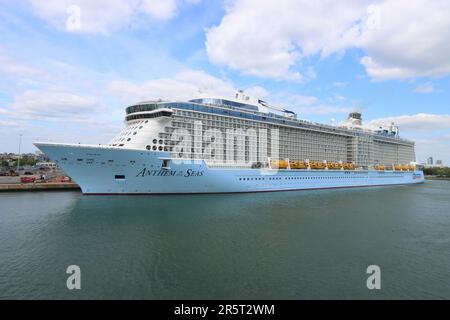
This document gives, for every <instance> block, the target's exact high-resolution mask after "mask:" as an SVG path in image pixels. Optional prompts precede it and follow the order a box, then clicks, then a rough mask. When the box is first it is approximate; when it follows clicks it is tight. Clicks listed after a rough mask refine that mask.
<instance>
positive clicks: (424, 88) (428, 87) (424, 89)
mask: <svg viewBox="0 0 450 320" xmlns="http://www.w3.org/2000/svg"><path fill="white" fill-rule="evenodd" d="M414 92H415V93H432V92H434V87H433V85H432V84H431V83H425V84H423V85H420V86H417V87H416V88H415V89H414Z"/></svg>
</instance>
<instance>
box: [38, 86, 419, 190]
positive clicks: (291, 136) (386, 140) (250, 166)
mask: <svg viewBox="0 0 450 320" xmlns="http://www.w3.org/2000/svg"><path fill="white" fill-rule="evenodd" d="M125 112H126V115H125V124H124V128H123V129H122V130H121V131H120V132H119V133H118V134H117V135H116V136H115V137H114V138H113V139H112V140H111V141H110V142H109V143H107V144H104V145H98V144H96V145H94V144H92V145H90V144H74V143H53V142H52V143H50V142H35V143H34V144H35V145H36V146H37V147H38V148H39V149H40V150H42V151H43V152H44V153H45V154H47V156H48V157H50V158H51V159H52V160H53V161H54V162H55V163H56V164H57V165H58V167H60V168H61V169H62V170H64V171H65V172H66V173H67V174H68V175H69V176H70V177H71V178H72V179H73V180H74V181H76V182H77V183H78V184H79V186H80V188H81V190H82V192H83V193H84V194H191V193H234V192H266V191H288V190H305V189H323V188H350V187H353V188H359V187H371V186H390V185H400V184H416V183H422V182H424V176H423V172H422V171H421V170H420V168H418V167H417V166H416V162H415V161H416V156H415V144H414V142H413V141H410V140H407V139H404V138H402V137H400V134H399V128H398V127H397V126H395V124H394V123H389V124H387V125H386V126H384V127H380V128H376V129H373V128H372V129H369V128H368V127H366V126H364V124H363V122H362V116H361V113H359V112H352V113H350V114H349V116H348V118H347V120H346V121H344V122H343V123H341V124H334V125H327V124H319V123H313V122H310V121H306V120H302V119H301V115H300V116H299V115H297V114H296V113H295V112H293V111H291V110H289V109H286V108H283V107H278V106H273V105H271V104H269V103H267V102H265V101H262V100H259V99H253V98H251V97H249V96H247V95H245V93H244V92H242V91H239V92H238V93H236V96H235V97H233V98H224V97H213V98H211V97H205V96H204V97H197V98H195V99H191V100H188V101H163V100H158V101H146V102H141V103H136V104H134V105H131V106H129V107H127V108H126V110H125Z"/></svg>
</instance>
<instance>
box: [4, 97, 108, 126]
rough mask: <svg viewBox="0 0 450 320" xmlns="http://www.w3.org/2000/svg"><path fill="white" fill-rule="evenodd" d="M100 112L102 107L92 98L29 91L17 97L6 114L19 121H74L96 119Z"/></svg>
mask: <svg viewBox="0 0 450 320" xmlns="http://www.w3.org/2000/svg"><path fill="white" fill-rule="evenodd" d="M98 111H100V105H99V104H98V103H97V101H96V100H95V99H94V98H92V97H87V96H82V95H78V94H74V93H70V92H52V91H37V90H28V91H25V92H23V93H21V94H20V95H18V96H16V97H15V100H14V103H13V104H12V105H11V107H10V108H9V109H8V110H6V111H5V112H4V113H5V114H7V115H8V116H9V117H14V118H18V119H31V120H43V119H44V120H52V119H61V120H64V121H73V120H76V119H85V118H90V117H94V114H95V113H96V112H98Z"/></svg>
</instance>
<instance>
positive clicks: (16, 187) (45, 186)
mask: <svg viewBox="0 0 450 320" xmlns="http://www.w3.org/2000/svg"><path fill="white" fill-rule="evenodd" d="M52 190H80V187H79V186H78V184H76V183H74V182H46V183H4V184H0V192H10V191H52Z"/></svg>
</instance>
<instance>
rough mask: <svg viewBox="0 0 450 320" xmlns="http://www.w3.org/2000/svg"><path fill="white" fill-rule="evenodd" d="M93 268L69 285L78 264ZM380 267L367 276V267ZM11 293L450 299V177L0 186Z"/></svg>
mask: <svg viewBox="0 0 450 320" xmlns="http://www.w3.org/2000/svg"><path fill="white" fill-rule="evenodd" d="M70 265H77V266H79V268H80V270H81V278H80V279H81V289H80V290H69V289H68V288H67V286H66V280H67V278H68V277H69V274H67V273H66V269H67V267H68V266H70ZM370 265H377V266H379V267H380V271H381V289H379V290H376V289H375V290H369V289H368V287H367V284H366V281H367V278H368V277H369V276H370V275H369V274H367V267H368V266H370ZM0 298H2V299H36V298H42V299H50V298H51V299H52V298H57V299H91V298H100V299H113V298H114V299H115V298H117V299H350V298H357V299H358V298H362V299H420V298H424V299H431V298H437V299H450V182H449V181H427V182H426V183H425V184H422V185H410V186H395V187H376V188H363V189H341V190H320V191H319V190H317V191H295V192H274V193H259V194H258V193H254V194H227V195H195V196H192V195H183V196H169V195H166V196H83V195H81V193H80V192H77V191H55V192H44V191H42V192H16V193H13V192H8V193H0Z"/></svg>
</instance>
